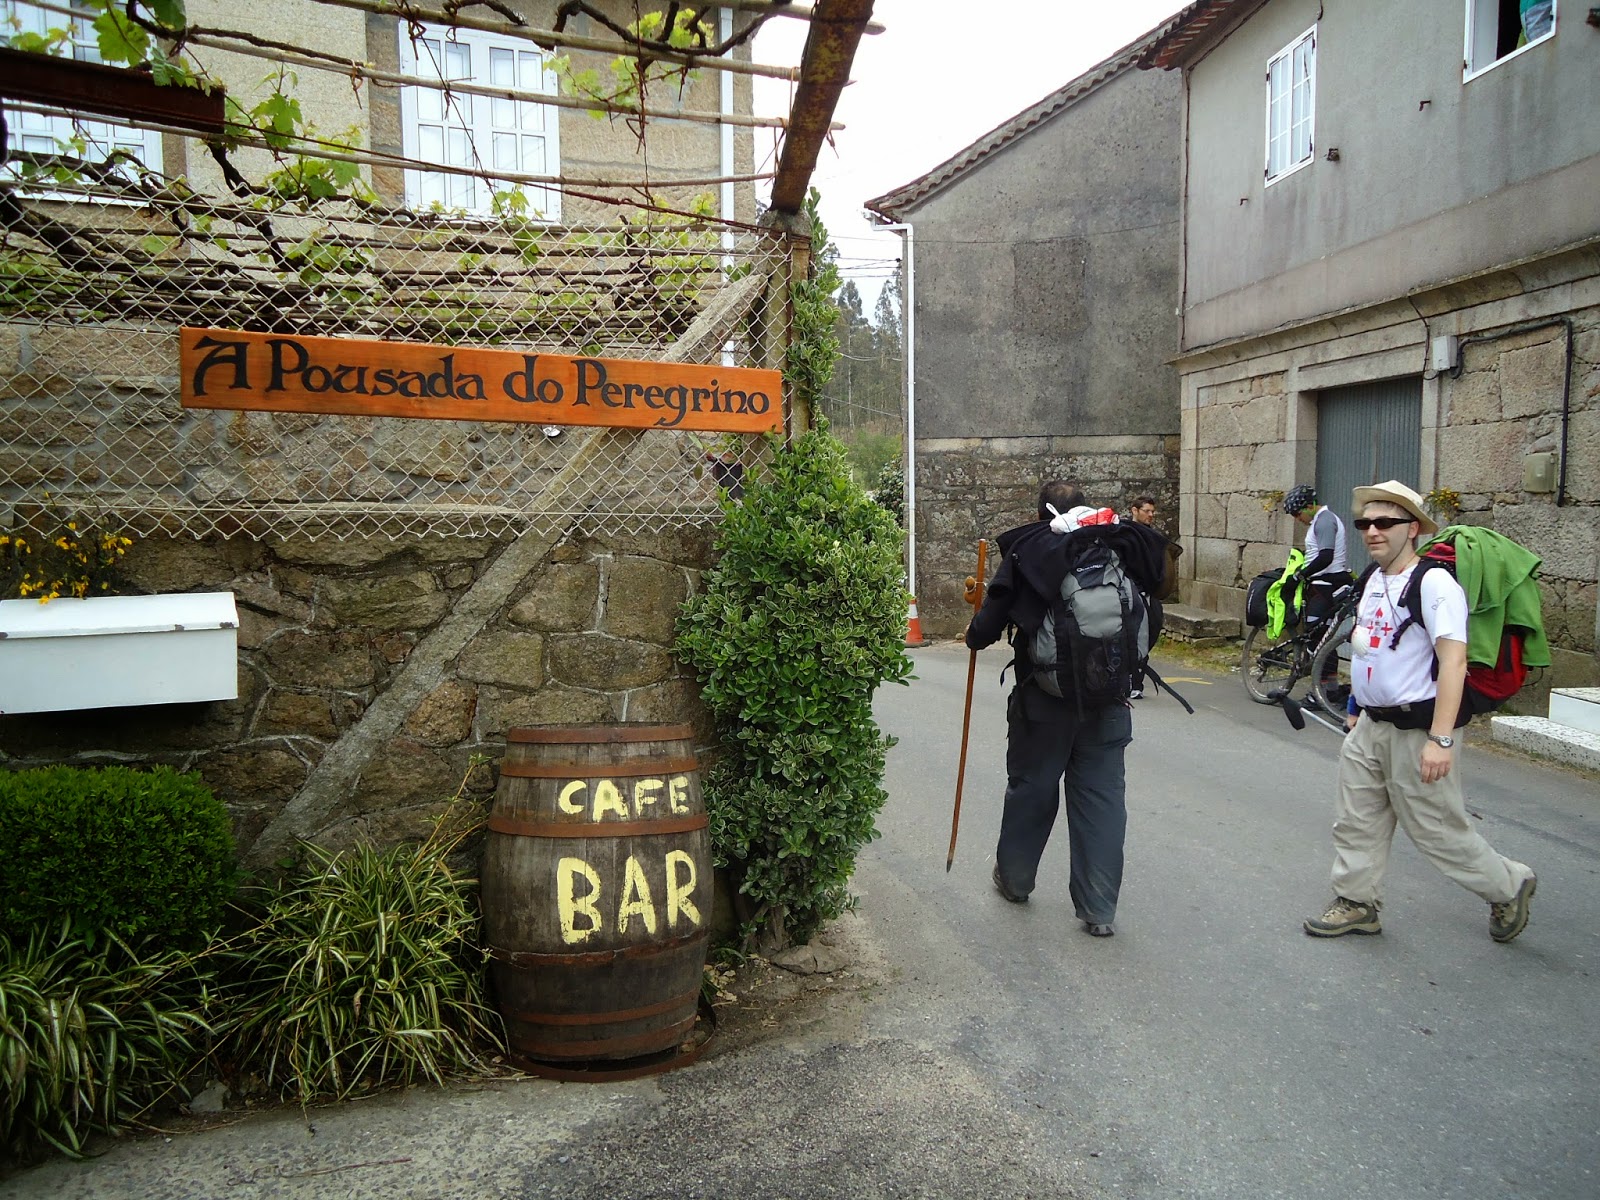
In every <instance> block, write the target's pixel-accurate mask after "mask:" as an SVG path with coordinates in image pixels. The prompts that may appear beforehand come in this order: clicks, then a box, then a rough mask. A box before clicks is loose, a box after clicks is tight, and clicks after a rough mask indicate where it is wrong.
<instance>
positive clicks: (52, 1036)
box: [0, 921, 210, 1161]
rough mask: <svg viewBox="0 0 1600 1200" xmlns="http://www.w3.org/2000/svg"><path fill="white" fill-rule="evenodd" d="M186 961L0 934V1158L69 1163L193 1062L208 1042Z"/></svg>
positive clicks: (199, 988) (101, 944) (66, 933)
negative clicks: (46, 1156) (48, 1153)
mask: <svg viewBox="0 0 1600 1200" xmlns="http://www.w3.org/2000/svg"><path fill="white" fill-rule="evenodd" d="M206 1000H207V980H206V977H205V975H204V974H203V972H201V971H200V970H198V969H197V968H196V964H195V960H194V959H192V958H190V957H189V956H187V955H184V954H181V953H175V952H167V951H162V952H156V953H140V952H138V951H135V950H134V949H132V948H130V947H129V946H128V945H127V944H126V943H124V942H122V941H120V940H119V939H117V938H115V937H112V936H109V935H106V934H103V933H102V934H100V935H98V936H96V937H93V938H86V937H84V936H82V935H80V934H75V933H74V932H73V931H72V923H71V922H70V921H63V922H62V923H61V924H60V925H59V926H58V927H56V928H54V929H52V930H50V931H48V932H36V933H35V934H34V935H33V936H32V937H30V938H28V939H27V940H26V941H22V942H14V941H12V940H11V939H9V938H7V937H4V936H3V935H0V1155H3V1156H4V1157H5V1158H7V1159H12V1160H16V1161H26V1160H28V1159H30V1158H33V1157H35V1156H36V1155H37V1154H39V1153H40V1152H41V1151H42V1150H44V1148H45V1147H47V1146H48V1147H54V1148H55V1149H56V1150H59V1151H61V1152H62V1153H63V1154H68V1155H72V1156H74V1157H76V1156H78V1155H80V1154H82V1153H83V1148H84V1144H85V1141H86V1140H87V1138H88V1137H89V1135H90V1134H92V1133H96V1132H113V1131H116V1130H118V1129H121V1128H124V1127H125V1126H126V1125H128V1124H129V1123H130V1122H131V1121H133V1120H136V1119H137V1118H138V1117H139V1116H140V1115H141V1114H142V1113H144V1112H146V1111H147V1110H148V1109H149V1108H150V1107H151V1106H152V1105H154V1104H156V1103H157V1102H159V1101H160V1100H161V1099H163V1098H164V1097H165V1096H167V1095H168V1094H170V1093H171V1092H172V1090H173V1089H174V1088H176V1087H177V1086H178V1084H179V1082H180V1081H181V1080H182V1079H183V1078H184V1076H185V1075H187V1074H188V1073H189V1072H190V1071H191V1070H192V1069H193V1068H194V1067H195V1066H196V1065H197V1064H198V1063H199V1061H200V1059H201V1055H202V1053H203V1050H204V1041H205V1038H206V1036H207V1035H208V1034H209V1033H210V1027H209V1026H208V1025H207V1023H206V1021H205V1019H204V1017H203V1016H202V1015H201V1012H202V1010H203V1009H204V1007H205V1004H206Z"/></svg>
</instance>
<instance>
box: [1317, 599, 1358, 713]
mask: <svg viewBox="0 0 1600 1200" xmlns="http://www.w3.org/2000/svg"><path fill="white" fill-rule="evenodd" d="M1354 626H1355V621H1354V620H1353V619H1352V618H1349V617H1347V618H1345V619H1344V620H1343V621H1340V622H1339V623H1338V624H1337V625H1336V626H1335V627H1334V629H1333V631H1332V632H1331V633H1330V634H1329V635H1328V636H1327V637H1325V638H1323V639H1322V644H1321V645H1320V646H1318V647H1317V652H1316V653H1315V654H1314V655H1312V656H1311V698H1312V699H1313V700H1315V701H1316V702H1317V703H1318V704H1320V705H1321V706H1322V707H1323V708H1325V709H1327V711H1328V712H1330V713H1342V712H1344V706H1345V701H1346V700H1348V699H1349V698H1350V666H1351V662H1352V659H1353V655H1352V651H1351V649H1350V630H1351V629H1352V628H1354Z"/></svg>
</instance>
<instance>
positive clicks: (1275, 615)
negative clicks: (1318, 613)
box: [1267, 549, 1306, 639]
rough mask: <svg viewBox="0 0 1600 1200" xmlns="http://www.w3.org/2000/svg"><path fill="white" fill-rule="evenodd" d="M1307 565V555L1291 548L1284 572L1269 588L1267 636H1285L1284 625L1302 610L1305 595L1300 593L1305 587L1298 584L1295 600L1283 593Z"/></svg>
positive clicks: (1284, 565)
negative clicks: (1292, 615)
mask: <svg viewBox="0 0 1600 1200" xmlns="http://www.w3.org/2000/svg"><path fill="white" fill-rule="evenodd" d="M1305 565H1306V556H1305V555H1304V554H1303V553H1302V552H1301V551H1299V550H1294V549H1291V550H1290V551H1289V558H1288V560H1287V561H1286V562H1285V563H1284V564H1283V574H1282V575H1280V576H1278V581H1277V582H1276V583H1274V584H1273V585H1272V586H1271V587H1269V588H1268V589H1267V636H1268V637H1269V638H1273V639H1277V638H1281V637H1282V636H1283V630H1284V627H1285V626H1286V625H1288V624H1290V623H1291V622H1290V620H1289V617H1290V615H1291V614H1295V613H1298V612H1299V611H1300V608H1301V605H1302V602H1303V601H1304V600H1305V597H1304V596H1303V595H1301V594H1300V593H1301V592H1303V591H1304V587H1303V585H1302V586H1296V587H1295V589H1294V596H1293V598H1292V600H1293V602H1292V603H1291V602H1290V601H1289V600H1286V599H1285V598H1284V595H1283V589H1284V587H1285V586H1286V585H1287V584H1288V583H1289V581H1290V580H1291V579H1293V578H1294V576H1295V573H1296V572H1297V571H1299V570H1300V568H1301V567H1303V566H1305Z"/></svg>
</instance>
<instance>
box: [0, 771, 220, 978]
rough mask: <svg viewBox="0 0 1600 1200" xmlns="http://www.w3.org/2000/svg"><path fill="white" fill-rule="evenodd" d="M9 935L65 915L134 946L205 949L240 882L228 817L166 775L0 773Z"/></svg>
mask: <svg viewBox="0 0 1600 1200" xmlns="http://www.w3.org/2000/svg"><path fill="white" fill-rule="evenodd" d="M0 862H3V863H5V865H6V877H7V880H8V886H7V887H6V889H5V890H4V892H3V893H0V935H4V936H7V937H9V938H11V940H12V941H13V942H19V943H20V942H22V941H25V940H26V939H27V938H28V936H29V935H30V934H31V933H33V932H35V931H36V930H38V929H42V928H46V927H50V926H53V925H55V924H56V923H57V922H58V921H60V920H61V919H63V918H66V919H67V920H69V921H70V922H71V923H72V925H73V928H75V929H77V930H79V931H81V932H85V933H89V934H93V933H96V932H98V931H100V930H105V931H107V932H109V933H113V934H115V935H116V936H118V937H120V938H122V939H123V940H125V941H127V942H130V943H138V942H141V941H143V940H144V939H146V938H150V937H155V938H159V939H160V941H161V943H162V944H163V945H167V946H173V947H192V946H198V945H200V944H202V943H203V942H204V941H205V938H206V936H207V935H208V934H209V933H210V932H211V931H212V930H214V929H215V928H216V927H217V925H218V924H219V923H220V922H221V920H222V916H223V913H224V910H225V908H226V905H227V902H228V899H229V897H231V896H232V895H233V892H234V889H235V887H236V886H237V881H238V868H237V865H236V863H235V860H234V853H233V834H232V829H231V825H230V822H229V820H228V813H227V810H226V809H225V808H224V807H223V806H222V803H221V802H220V801H219V800H217V798H216V797H215V796H213V795H212V794H211V791H210V789H208V788H207V787H206V786H205V784H203V783H201V782H200V778H199V776H197V775H181V774H179V773H178V772H176V771H174V770H172V769H171V768H169V767H157V768H155V769H153V770H149V771H135V770H132V769H131V768H128V767H101V768H79V767H42V768H38V769H35V770H28V771H15V772H0Z"/></svg>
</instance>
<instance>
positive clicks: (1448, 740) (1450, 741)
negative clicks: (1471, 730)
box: [1428, 733, 1456, 750]
mask: <svg viewBox="0 0 1600 1200" xmlns="http://www.w3.org/2000/svg"><path fill="white" fill-rule="evenodd" d="M1428 740H1429V741H1430V742H1432V743H1433V744H1434V745H1435V746H1443V747H1444V748H1445V749H1446V750H1448V749H1450V747H1451V746H1454V745H1455V744H1456V740H1455V738H1453V737H1451V736H1450V735H1449V734H1448V733H1430V734H1429V735H1428Z"/></svg>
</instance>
